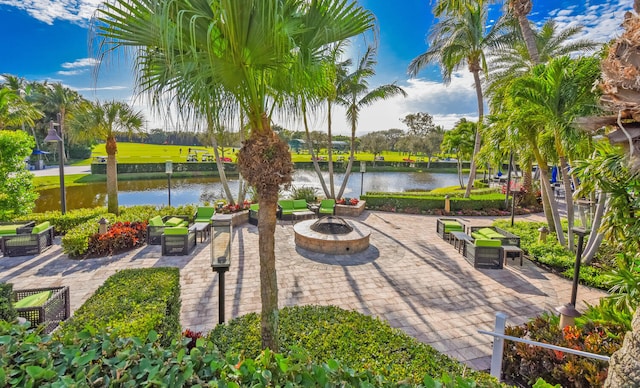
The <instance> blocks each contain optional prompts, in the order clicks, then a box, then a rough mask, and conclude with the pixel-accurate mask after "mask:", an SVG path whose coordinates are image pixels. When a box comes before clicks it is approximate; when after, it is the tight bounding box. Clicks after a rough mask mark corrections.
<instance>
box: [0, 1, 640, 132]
mask: <svg viewBox="0 0 640 388" xmlns="http://www.w3.org/2000/svg"><path fill="white" fill-rule="evenodd" d="M239 1H241V0H239ZM358 1H359V3H361V4H362V5H363V6H364V7H366V8H368V9H370V10H371V11H372V12H373V13H374V14H375V15H376V17H377V20H378V29H379V41H378V67H377V68H376V71H377V76H376V77H375V78H374V79H373V82H372V83H371V86H372V87H373V86H376V85H379V84H382V83H390V82H396V83H397V84H398V85H400V86H402V87H403V88H404V89H405V90H406V91H407V93H408V94H409V96H408V97H407V98H400V97H397V98H394V99H391V100H388V101H383V102H380V103H378V104H376V105H374V106H372V107H371V108H367V109H365V110H363V111H362V113H361V117H360V122H359V127H358V135H362V134H364V133H367V132H371V131H379V130H386V129H390V128H401V129H404V124H402V123H401V122H400V119H401V118H402V117H404V116H405V115H406V114H409V113H414V112H427V113H429V114H431V115H432V116H433V117H434V119H435V122H436V123H437V124H440V125H443V126H444V127H445V128H446V129H449V128H451V127H452V125H453V123H454V122H455V121H457V120H458V119H460V118H461V117H467V118H469V119H472V120H473V119H474V118H476V117H477V103H476V99H475V91H474V88H473V79H472V77H471V75H470V74H469V73H468V71H466V69H463V71H460V72H459V73H457V74H455V76H454V77H453V79H452V82H451V84H449V85H448V86H445V85H443V84H442V83H441V82H440V71H439V69H438V68H437V67H435V66H433V67H430V68H427V69H425V70H424V71H423V72H422V73H421V74H419V76H418V77H417V78H415V79H409V77H408V76H407V74H406V70H407V66H408V64H409V62H410V61H411V59H413V58H414V57H416V56H417V55H419V54H420V53H422V52H424V51H426V50H427V45H426V42H425V38H426V36H427V34H428V31H429V28H430V27H431V24H432V23H433V17H432V15H431V7H432V4H433V1H430V0H395V1H392V0H358ZM100 3H101V1H100V0H73V1H71V0H0V36H2V37H3V38H2V39H1V40H0V74H3V73H9V74H13V75H17V76H19V77H24V78H26V79H28V80H38V81H44V80H49V81H51V82H58V81H59V82H62V83H63V84H64V85H66V86H68V87H70V88H72V89H75V90H78V91H79V92H80V93H81V94H82V95H84V96H85V97H86V98H89V99H100V100H108V99H118V100H123V101H127V102H129V103H131V104H133V105H134V106H135V107H136V108H138V109H141V110H143V111H144V112H145V114H147V118H148V126H149V127H150V128H154V127H159V126H164V127H169V128H168V129H173V126H174V125H175V122H171V121H166V120H163V119H162V118H161V117H155V116H153V115H152V113H151V112H150V111H149V109H148V108H147V107H146V105H145V104H144V103H143V102H142V101H141V99H139V98H135V96H134V95H133V91H132V87H133V81H132V80H133V75H132V69H131V68H130V67H129V66H128V63H127V62H126V61H123V60H112V61H110V63H109V64H108V65H107V66H102V67H101V68H100V70H99V72H98V77H97V79H96V78H95V77H94V64H95V61H94V60H93V59H92V52H91V51H90V47H89V43H88V42H89V38H88V37H89V29H88V26H89V24H90V18H91V16H92V15H93V12H94V11H95V9H96V7H97V6H98V4H100ZM533 4H534V8H533V12H532V14H531V16H530V18H531V19H532V20H533V21H534V22H536V24H538V25H541V24H542V23H543V22H544V21H545V20H546V19H548V18H553V19H555V20H556V22H557V23H558V25H559V26H560V27H566V26H568V25H573V24H579V25H583V26H585V30H584V33H583V36H581V37H582V38H589V39H593V40H595V41H598V42H606V41H608V40H610V39H613V38H615V37H616V36H617V35H618V34H619V33H620V29H619V25H620V24H621V22H622V18H623V15H624V13H625V12H626V11H629V10H631V8H632V0H584V1H576V0H573V1H569V0H533ZM501 6H502V4H501V3H497V4H495V5H493V6H492V13H491V15H495V16H494V17H497V16H499V14H500V7H501ZM362 52H364V44H357V45H354V46H353V47H352V48H351V50H350V54H351V55H352V56H354V57H355V56H357V55H358V54H362ZM334 115H335V116H334V117H336V118H337V119H334V131H335V132H337V133H342V134H347V133H348V132H349V130H348V127H347V124H346V121H344V120H340V119H339V117H340V116H339V115H340V112H339V111H338V112H336V113H334ZM313 125H314V126H315V128H316V129H324V128H325V126H326V124H325V123H324V122H323V117H318V118H317V119H316V120H314V121H313ZM285 126H286V127H288V128H291V129H297V128H296V124H295V123H285ZM300 128H301V127H300Z"/></svg>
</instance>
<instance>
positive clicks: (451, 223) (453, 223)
mask: <svg viewBox="0 0 640 388" xmlns="http://www.w3.org/2000/svg"><path fill="white" fill-rule="evenodd" d="M440 222H441V223H442V224H443V225H445V226H462V225H460V223H459V222H458V221H455V220H441V221H440Z"/></svg>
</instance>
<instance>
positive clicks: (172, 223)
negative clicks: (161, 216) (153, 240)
mask: <svg viewBox="0 0 640 388" xmlns="http://www.w3.org/2000/svg"><path fill="white" fill-rule="evenodd" d="M183 221H184V220H183V219H182V218H178V217H171V218H169V219H168V220H167V221H166V222H165V223H164V225H165V226H178V225H180V224H182V222H183Z"/></svg>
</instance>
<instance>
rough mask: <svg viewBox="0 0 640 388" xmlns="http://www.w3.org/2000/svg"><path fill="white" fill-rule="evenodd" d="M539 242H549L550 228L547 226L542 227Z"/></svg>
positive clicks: (539, 230) (539, 231)
mask: <svg viewBox="0 0 640 388" xmlns="http://www.w3.org/2000/svg"><path fill="white" fill-rule="evenodd" d="M538 233H539V234H538V242H542V243H543V242H545V241H547V236H548V235H549V228H547V227H546V226H542V227H540V228H539V229H538Z"/></svg>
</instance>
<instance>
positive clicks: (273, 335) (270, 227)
mask: <svg viewBox="0 0 640 388" xmlns="http://www.w3.org/2000/svg"><path fill="white" fill-rule="evenodd" d="M258 196H259V197H260V199H259V204H260V211H259V212H258V251H259V253H260V298H261V301H262V319H261V325H260V326H261V330H260V333H261V337H262V348H263V349H267V348H269V349H271V350H273V351H276V352H277V351H279V349H278V337H277V336H278V277H277V275H276V255H275V232H276V210H277V203H278V193H277V192H276V193H272V192H264V190H261V188H260V187H258Z"/></svg>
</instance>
